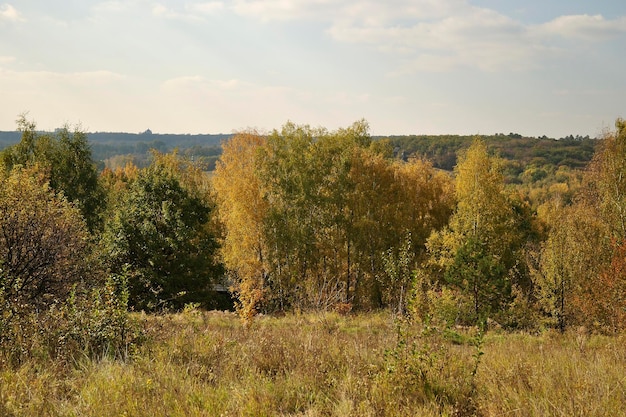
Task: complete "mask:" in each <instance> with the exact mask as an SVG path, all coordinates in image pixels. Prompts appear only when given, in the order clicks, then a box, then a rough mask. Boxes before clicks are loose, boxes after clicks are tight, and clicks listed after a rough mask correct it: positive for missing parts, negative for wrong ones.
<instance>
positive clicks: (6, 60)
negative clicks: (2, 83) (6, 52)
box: [0, 55, 15, 64]
mask: <svg viewBox="0 0 626 417" xmlns="http://www.w3.org/2000/svg"><path fill="white" fill-rule="evenodd" d="M12 62H15V57H14V56H3V55H0V64H10V63H12Z"/></svg>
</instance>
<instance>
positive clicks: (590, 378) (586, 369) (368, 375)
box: [0, 311, 626, 417]
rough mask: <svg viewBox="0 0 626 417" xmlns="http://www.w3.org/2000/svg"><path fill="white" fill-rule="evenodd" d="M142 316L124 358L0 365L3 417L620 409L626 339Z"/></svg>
mask: <svg viewBox="0 0 626 417" xmlns="http://www.w3.org/2000/svg"><path fill="white" fill-rule="evenodd" d="M137 320H138V321H139V324H140V326H141V327H142V328H144V329H145V330H144V332H145V336H146V338H145V339H146V341H145V342H144V343H143V344H142V345H140V346H139V347H138V348H137V349H136V351H135V352H132V353H131V354H130V356H129V359H128V360H126V361H116V360H112V359H108V358H107V357H104V358H100V359H90V358H87V357H83V358H77V359H76V360H75V361H74V362H72V363H67V362H65V363H60V362H58V363H57V362H54V361H51V360H44V359H42V360H36V359H32V360H30V361H28V362H27V363H24V364H22V365H20V366H19V367H17V368H5V369H0V416H255V417H256V416H310V417H312V416H439V415H450V416H452V415H457V416H463V415H482V416H626V337H625V336H619V337H602V336H595V335H588V334H586V333H585V332H582V331H578V332H576V331H572V332H570V333H566V334H563V335H561V334H558V333H555V332H551V331H548V332H545V333H543V334H540V335H528V334H519V333H515V334H511V333H504V332H487V333H486V334H485V335H484V337H483V339H482V344H481V345H480V347H478V348H477V347H476V346H475V344H474V343H470V342H468V341H469V340H473V339H472V338H471V337H470V336H469V335H468V334H466V332H467V331H466V330H463V331H458V333H455V334H454V335H453V337H444V338H439V339H429V342H428V343H422V342H421V341H420V340H421V339H420V337H415V338H413V339H410V338H404V339H403V337H402V336H399V332H398V326H397V323H396V322H395V321H394V320H393V319H392V318H391V317H390V315H389V314H388V313H372V314H364V315H354V316H345V317H344V316H339V315H337V314H334V313H325V314H321V313H320V314H303V315H287V316H284V317H260V318H258V319H257V320H256V321H255V322H254V323H252V324H251V325H250V326H243V325H242V324H241V323H240V321H239V320H238V318H237V317H236V316H234V315H233V314H230V313H221V312H199V311H188V312H185V313H181V314H172V315H163V316H137ZM418 334H419V333H418ZM399 337H400V340H403V341H404V342H403V343H399ZM478 351H480V352H481V353H482V355H481V354H478V353H477V352H478ZM478 358H479V359H478ZM477 360H479V362H476V361H477ZM476 363H478V366H477V367H476V366H474V365H475V364H476ZM456 385H458V386H456ZM468 404H469V405H468Z"/></svg>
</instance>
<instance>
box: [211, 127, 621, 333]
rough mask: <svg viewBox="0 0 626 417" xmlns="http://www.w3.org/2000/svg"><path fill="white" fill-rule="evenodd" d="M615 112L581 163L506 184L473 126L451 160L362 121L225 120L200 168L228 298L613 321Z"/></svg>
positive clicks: (447, 319) (264, 306) (520, 319)
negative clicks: (220, 137)
mask: <svg viewBox="0 0 626 417" xmlns="http://www.w3.org/2000/svg"><path fill="white" fill-rule="evenodd" d="M616 128H617V129H616V131H615V132H612V133H609V134H607V135H606V137H604V138H603V140H602V142H601V143H599V144H598V145H596V148H595V153H594V156H593V159H592V162H591V163H590V164H589V165H588V166H587V168H586V170H584V171H580V170H571V169H569V168H566V167H559V168H555V167H552V168H549V167H545V166H544V167H537V166H535V165H532V164H531V165H529V166H527V167H526V169H524V170H523V171H522V175H521V176H520V177H521V179H520V184H515V183H507V182H506V181H505V178H506V177H505V170H506V169H507V162H506V161H505V160H503V159H502V158H500V157H497V156H494V154H493V153H492V152H491V151H490V150H489V147H488V145H487V143H486V141H485V140H483V139H482V138H474V139H473V141H472V143H471V144H470V146H469V147H468V148H467V149H466V150H465V152H462V153H461V156H460V157H459V159H458V161H457V163H456V166H455V167H454V172H453V175H452V176H450V175H448V174H445V173H443V172H442V171H440V170H436V169H434V167H433V165H432V164H431V163H430V162H427V161H425V160H422V159H411V158H409V159H408V160H407V161H406V162H401V161H398V160H397V159H394V158H393V157H392V156H393V152H394V149H395V147H394V145H393V144H392V142H391V141H372V140H371V138H370V136H369V134H368V129H367V124H366V123H364V122H358V123H355V124H354V125H353V126H351V127H349V128H347V129H340V130H338V131H335V132H328V131H326V130H324V129H312V128H310V127H308V126H297V125H294V124H287V125H285V126H284V127H283V128H282V129H281V130H280V131H278V130H276V131H274V132H272V133H271V134H270V135H266V136H263V135H258V134H256V133H254V132H246V133H242V134H239V135H237V136H236V137H235V138H233V139H232V140H231V141H229V142H228V143H227V144H226V145H225V147H224V153H223V155H222V158H221V159H220V161H219V162H218V166H217V169H216V171H215V174H214V179H213V184H214V187H215V191H216V196H217V201H218V210H219V216H220V220H221V222H222V224H223V226H224V240H223V248H222V254H223V261H224V263H225V266H226V267H227V269H228V271H229V273H230V277H231V279H232V282H233V289H234V291H235V294H236V295H237V299H238V302H239V305H238V308H239V310H240V312H241V313H242V314H243V315H244V317H248V316H251V315H254V314H255V313H256V312H259V311H275V310H281V309H307V308H337V309H348V310H349V309H351V308H357V309H371V308H380V307H386V308H392V309H394V310H395V311H397V312H399V313H402V312H404V311H405V310H406V308H407V303H408V302H412V303H413V309H415V308H417V311H419V312H420V313H419V314H420V316H421V318H422V319H423V320H426V321H431V320H436V321H437V322H443V323H447V325H454V324H477V323H481V322H486V321H487V320H488V319H489V320H495V321H496V322H497V323H499V324H500V325H502V326H506V327H507V328H540V327H545V326H556V327H558V328H560V329H564V328H565V327H567V326H570V325H585V326H587V327H588V328H593V329H596V330H600V331H607V332H616V331H619V330H620V329H622V328H623V326H624V323H625V319H626V314H625V311H626V310H625V308H626V303H625V301H624V300H625V298H624V294H626V274H625V273H624V271H625V269H624V268H623V266H624V263H625V262H626V260H625V258H624V256H623V255H624V253H625V252H624V245H625V243H624V242H625V237H626V226H624V225H626V180H625V179H624V178H625V176H624V174H625V173H626V162H624V161H626V123H625V122H624V121H622V120H621V119H620V120H618V121H617V122H616ZM518 139H519V138H511V140H518ZM577 142H581V143H582V142H584V140H583V141H580V140H578V141H577ZM571 146H572V147H576V146H578V145H575V144H572V145H571Z"/></svg>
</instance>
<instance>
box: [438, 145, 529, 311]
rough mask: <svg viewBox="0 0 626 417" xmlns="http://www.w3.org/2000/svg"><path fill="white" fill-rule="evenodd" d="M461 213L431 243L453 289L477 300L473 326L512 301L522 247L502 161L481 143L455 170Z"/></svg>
mask: <svg viewBox="0 0 626 417" xmlns="http://www.w3.org/2000/svg"><path fill="white" fill-rule="evenodd" d="M455 174H456V178H455V192H456V198H457V201H458V203H457V207H456V210H455V212H454V214H453V215H452V217H451V218H450V224H449V228H448V229H446V230H444V231H442V232H440V233H435V234H434V235H432V236H431V237H430V239H429V243H428V245H429V250H430V252H431V254H432V256H433V260H434V261H435V263H436V264H438V265H439V267H441V268H442V269H443V272H444V274H443V276H444V279H445V281H446V282H447V283H448V284H451V285H453V286H456V287H458V288H460V289H461V290H462V291H463V292H464V293H465V294H466V295H467V296H469V297H470V298H471V300H472V304H473V306H474V311H473V315H474V317H473V318H471V319H472V320H478V319H483V318H486V317H488V316H490V315H493V314H494V313H497V312H498V311H500V310H501V309H502V308H503V307H504V306H505V305H506V303H507V301H508V300H509V298H510V295H511V286H512V283H511V270H512V268H513V267H514V266H515V264H516V261H517V255H518V253H517V251H518V249H519V248H520V247H521V246H522V243H523V240H524V239H523V237H522V236H520V234H521V233H520V220H521V219H520V216H519V215H518V213H516V212H515V211H514V210H513V204H512V202H511V200H510V199H509V198H508V196H507V194H506V193H505V191H504V181H503V176H502V172H501V163H500V160H499V159H497V158H494V157H492V156H490V155H489V154H488V152H487V147H486V145H485V143H484V142H483V141H482V140H480V139H477V140H475V141H474V143H473V144H472V145H471V146H470V148H469V149H468V150H467V152H466V153H465V155H463V156H462V157H461V158H460V160H459V163H458V165H457V166H456V168H455Z"/></svg>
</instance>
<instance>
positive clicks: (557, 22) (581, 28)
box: [537, 14, 626, 40]
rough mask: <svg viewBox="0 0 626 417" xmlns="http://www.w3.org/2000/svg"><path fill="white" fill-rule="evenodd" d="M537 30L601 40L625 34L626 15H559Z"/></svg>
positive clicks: (567, 36) (568, 36)
mask: <svg viewBox="0 0 626 417" xmlns="http://www.w3.org/2000/svg"><path fill="white" fill-rule="evenodd" d="M537 30H538V31H539V32H545V33H546V34H554V35H559V36H562V37H564V38H570V39H585V40H603V39H607V38H611V37H614V36H618V35H620V34H626V16H622V17H619V18H617V19H613V20H607V19H605V18H604V17H603V16H602V15H594V16H590V15H586V14H585V15H574V16H560V17H558V18H556V19H554V20H552V21H550V22H547V23H544V24H543V25H540V26H539V27H538V28H537Z"/></svg>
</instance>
